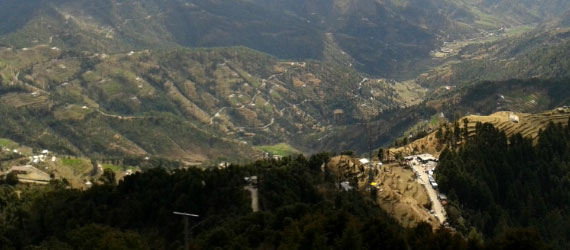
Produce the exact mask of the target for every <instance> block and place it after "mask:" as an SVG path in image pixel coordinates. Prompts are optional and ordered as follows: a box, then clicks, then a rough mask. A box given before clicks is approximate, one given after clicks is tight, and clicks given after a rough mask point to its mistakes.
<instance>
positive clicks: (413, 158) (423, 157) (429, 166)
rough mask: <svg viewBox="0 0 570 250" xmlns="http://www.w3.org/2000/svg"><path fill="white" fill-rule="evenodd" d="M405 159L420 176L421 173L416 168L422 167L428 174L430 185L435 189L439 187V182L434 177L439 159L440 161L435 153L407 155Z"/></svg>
mask: <svg viewBox="0 0 570 250" xmlns="http://www.w3.org/2000/svg"><path fill="white" fill-rule="evenodd" d="M404 160H405V161H406V163H407V164H408V165H409V166H410V167H411V168H412V170H413V171H414V173H415V174H416V176H418V178H420V177H421V175H420V174H419V173H418V171H417V170H416V169H417V168H416V167H417V166H419V167H420V169H421V170H422V171H424V172H425V173H426V174H427V176H428V180H429V183H430V185H431V186H432V187H433V188H434V189H437V187H438V185H437V182H436V181H435V179H434V178H433V171H434V170H435V167H436V166H437V161H438V159H437V158H435V157H434V156H433V155H430V154H420V155H410V156H406V157H404Z"/></svg>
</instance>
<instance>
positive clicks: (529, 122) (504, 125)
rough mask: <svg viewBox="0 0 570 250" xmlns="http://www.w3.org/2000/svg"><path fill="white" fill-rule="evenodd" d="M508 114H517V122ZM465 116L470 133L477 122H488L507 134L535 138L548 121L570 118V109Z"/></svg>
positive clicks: (559, 121)
mask: <svg viewBox="0 0 570 250" xmlns="http://www.w3.org/2000/svg"><path fill="white" fill-rule="evenodd" d="M509 115H515V116H518V118H519V122H513V121H511V120H510V119H509ZM465 118H467V119H468V120H469V123H468V129H469V132H470V133H472V132H474V131H475V126H476V124H477V122H482V123H485V122H488V123H491V124H493V125H494V126H495V127H496V128H498V129H500V130H502V131H504V132H505V134H506V135H507V136H511V135H513V134H516V133H520V134H522V135H523V136H524V137H530V138H532V139H533V140H536V139H537V137H538V131H539V130H540V129H544V128H545V127H546V125H548V123H550V122H553V123H563V124H565V123H567V122H568V118H570V109H563V108H559V109H556V110H553V111H548V112H544V113H540V114H528V113H514V112H497V113H494V114H492V115H490V116H467V117H465Z"/></svg>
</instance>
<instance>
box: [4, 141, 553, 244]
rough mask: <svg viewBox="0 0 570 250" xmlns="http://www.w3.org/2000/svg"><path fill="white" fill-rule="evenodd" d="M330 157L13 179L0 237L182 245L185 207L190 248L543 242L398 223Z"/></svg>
mask: <svg viewBox="0 0 570 250" xmlns="http://www.w3.org/2000/svg"><path fill="white" fill-rule="evenodd" d="M549 131H550V130H548V131H545V132H544V133H550V132H549ZM450 154H451V153H448V156H446V157H449V155H450ZM328 158H329V155H328V154H326V153H322V154H317V155H313V156H311V157H310V158H305V157H303V156H298V157H287V158H284V159H283V160H279V161H273V160H272V161H258V162H256V163H253V164H250V165H247V166H230V167H229V168H227V169H223V170H219V169H212V170H199V169H188V170H169V169H165V168H154V169H151V170H148V171H146V172H144V173H137V174H134V175H131V176H128V177H126V178H125V179H124V180H122V181H120V182H119V183H118V184H114V182H113V181H109V180H106V181H105V183H106V184H102V185H95V186H93V187H92V188H90V189H88V190H85V191H82V190H76V189H70V188H68V187H67V186H66V184H65V182H64V181H63V182H62V181H56V182H52V183H51V184H50V185H49V186H47V188H44V187H42V188H39V187H37V186H29V187H26V186H22V185H23V184H19V185H20V186H18V189H23V190H24V191H23V192H21V193H17V192H15V188H14V187H13V186H11V185H9V184H7V183H5V184H3V185H1V186H0V214H1V217H0V244H1V245H2V249H183V246H184V224H183V221H182V219H181V218H180V217H178V216H176V215H173V214H172V212H173V211H182V212H191V213H196V214H199V215H200V217H199V218H196V219H191V221H190V227H189V228H190V230H189V231H190V236H191V244H190V247H191V248H192V249H348V248H351V249H522V248H518V247H517V246H524V247H526V248H525V249H546V248H543V247H544V246H545V245H544V244H542V243H541V241H540V239H539V237H538V235H537V234H536V233H534V232H533V231H532V230H526V229H524V230H514V231H512V230H509V231H505V232H504V233H503V234H501V235H502V236H500V237H497V238H496V239H487V240H486V241H483V238H482V237H480V236H479V235H477V234H469V235H467V236H465V237H464V236H462V234H460V233H456V232H453V231H452V230H450V229H447V228H440V229H437V230H435V231H433V230H432V228H431V226H429V225H428V224H424V223H420V224H419V225H417V226H416V227H414V228H403V227H400V226H398V223H397V222H396V221H394V220H393V219H392V218H391V217H390V216H389V215H387V214H386V213H385V212H383V210H381V209H380V208H379V207H378V205H377V204H375V203H374V202H373V201H372V200H371V199H369V198H368V196H367V195H365V194H366V193H365V192H364V193H361V192H359V191H355V190H351V191H348V192H345V191H341V190H340V188H339V187H338V186H337V185H336V184H335V182H334V180H336V177H335V176H334V175H333V174H332V173H329V172H328V171H324V172H323V171H322V170H321V165H322V163H323V162H325V161H327V160H328ZM251 175H256V176H258V177H259V184H258V189H259V199H260V207H261V210H262V211H260V212H255V213H254V212H251V208H250V203H251V201H250V198H249V197H250V195H249V192H248V191H246V190H244V186H245V185H246V184H245V182H244V177H246V176H251ZM104 177H105V178H109V179H112V178H114V177H113V176H112V175H104ZM442 183H444V182H442ZM11 184H14V183H11ZM457 193H460V191H457ZM468 204H470V203H468ZM523 226H524V225H523Z"/></svg>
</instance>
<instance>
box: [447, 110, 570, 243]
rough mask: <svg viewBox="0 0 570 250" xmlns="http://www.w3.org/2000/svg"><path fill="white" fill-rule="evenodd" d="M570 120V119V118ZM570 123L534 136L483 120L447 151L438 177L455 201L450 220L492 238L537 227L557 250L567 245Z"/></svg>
mask: <svg viewBox="0 0 570 250" xmlns="http://www.w3.org/2000/svg"><path fill="white" fill-rule="evenodd" d="M568 122H570V120H569V121H568ZM569 170H570V127H569V126H568V125H567V124H552V123H551V124H550V125H549V126H548V127H547V128H546V129H545V130H544V131H541V132H540V134H539V139H538V142H537V143H536V144H535V145H533V142H532V140H531V139H529V138H523V137H522V136H521V135H520V134H515V135H513V136H511V137H510V138H507V137H506V136H505V134H504V132H501V131H499V130H498V129H496V128H494V127H493V126H492V125H490V124H478V126H477V127H476V135H475V136H474V137H472V138H470V139H469V140H468V141H467V142H466V143H465V144H464V145H463V146H462V147H460V148H459V149H458V150H457V151H456V152H454V151H451V150H445V151H444V152H443V153H442V154H441V157H440V162H439V164H438V167H437V170H436V175H437V177H436V179H437V182H438V183H439V185H440V189H441V191H442V192H444V193H447V194H448V196H449V198H450V200H451V203H450V205H449V207H448V208H447V211H448V215H449V219H450V223H451V224H452V225H453V226H454V227H455V228H456V229H457V230H459V231H461V232H464V233H467V232H469V231H472V230H473V228H475V229H476V230H478V231H480V232H482V233H483V234H484V235H485V236H486V237H488V238H492V237H494V236H496V235H498V234H501V233H503V232H507V231H509V230H510V228H513V227H528V228H533V229H536V230H537V231H538V232H539V234H540V235H541V237H542V238H543V239H544V240H545V241H546V242H547V243H548V244H549V245H551V246H552V247H554V249H568V248H569V247H570V245H569V243H568V240H567V239H568V236H569V235H570V227H569V226H568V225H569V224H568V223H566V222H568V221H569V220H570V211H569V209H568V204H570V196H569V194H570V174H569V173H570V171H569Z"/></svg>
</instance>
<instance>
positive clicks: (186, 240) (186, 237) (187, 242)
mask: <svg viewBox="0 0 570 250" xmlns="http://www.w3.org/2000/svg"><path fill="white" fill-rule="evenodd" d="M173 214H175V215H180V216H184V249H186V250H188V249H190V231H189V230H188V217H200V216H199V215H197V214H189V213H181V212H173Z"/></svg>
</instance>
